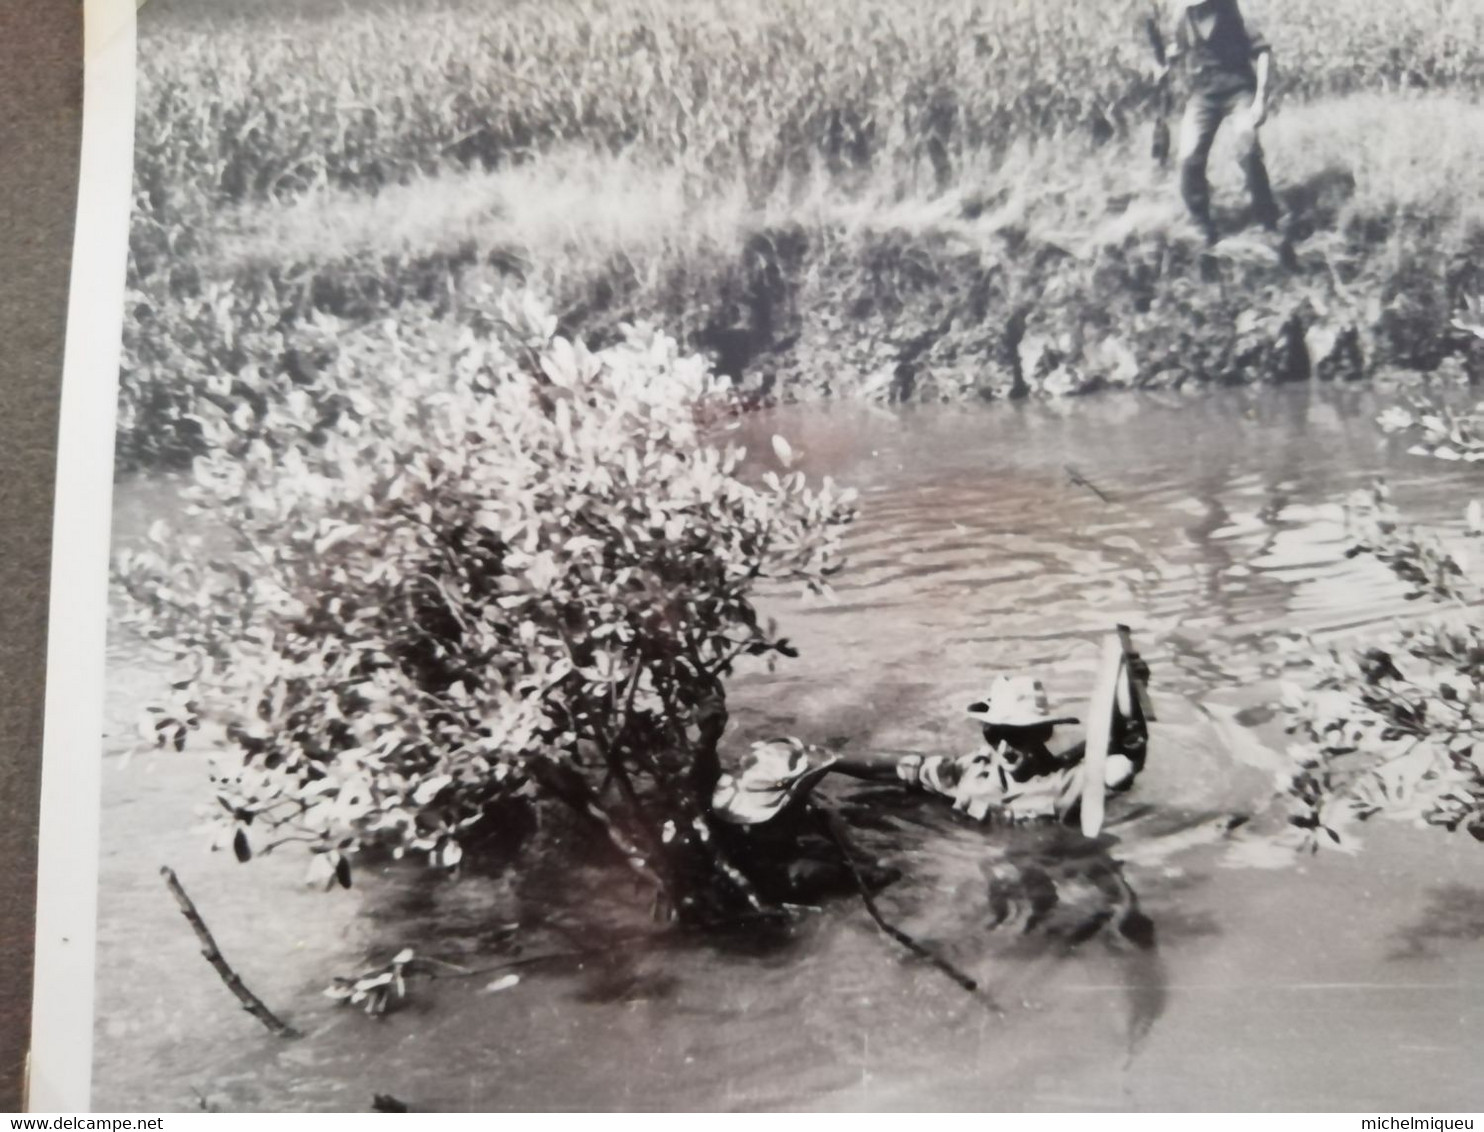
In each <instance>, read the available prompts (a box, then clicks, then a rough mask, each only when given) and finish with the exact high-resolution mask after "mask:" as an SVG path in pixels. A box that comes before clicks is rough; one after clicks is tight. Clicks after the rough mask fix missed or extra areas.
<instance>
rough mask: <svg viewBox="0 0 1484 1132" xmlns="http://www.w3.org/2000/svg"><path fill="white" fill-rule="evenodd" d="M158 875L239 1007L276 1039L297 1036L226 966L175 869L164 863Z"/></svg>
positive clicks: (209, 931)
mask: <svg viewBox="0 0 1484 1132" xmlns="http://www.w3.org/2000/svg"><path fill="white" fill-rule="evenodd" d="M160 875H161V876H162V877H164V878H165V886H166V887H167V888H169V889H170V895H171V896H173V897H175V902H176V903H177V904H179V905H180V912H181V915H183V916H184V917H185V918H186V922H187V923H189V924H190V925H191V930H193V931H194V932H195V933H196V938H197V939H199V940H200V941H201V954H202V955H204V956H205V957H206V962H208V963H210V964H211V966H212V968H213V969H214V970H215V971H216V973H217V974H218V975H220V976H221V978H222V982H224V983H226V984H227V989H228V990H229V991H231V992H232V993H233V994H234V995H236V996H237V1001H238V1002H240V1003H242V1009H244V1010H246V1011H247V1012H248V1013H249V1014H251V1015H252V1016H253V1017H254V1018H256V1019H257V1020H258V1021H259V1022H261V1023H262V1024H263V1025H264V1026H267V1027H268V1029H269V1030H270V1031H272V1032H273V1033H274V1034H276V1035H277V1036H278V1037H280V1038H297V1037H299V1031H298V1030H296V1029H294V1028H293V1027H292V1026H290V1025H288V1024H287V1023H285V1022H284V1021H283V1020H282V1019H281V1018H279V1017H278V1015H276V1014H274V1013H273V1011H271V1010H269V1009H268V1008H267V1007H266V1006H264V1005H263V1000H262V999H260V998H259V997H258V996H257V995H255V994H253V992H252V991H250V990H248V989H247V985H246V984H245V983H244V982H243V981H242V977H241V976H240V975H238V974H237V972H236V971H234V970H232V968H231V967H230V966H228V965H227V961H226V960H225V959H223V958H222V953H221V951H220V950H219V949H218V948H217V946H216V940H215V939H214V938H212V935H211V929H209V928H208V927H207V926H206V921H205V920H203V919H202V918H201V913H200V912H198V911H196V905H195V904H193V903H192V902H191V898H190V897H189V896H187V895H186V890H185V889H184V888H182V887H181V884H180V880H179V878H178V877H176V875H175V870H174V869H172V868H170V867H169V866H168V865H166V866H163V867H162V868H161V869H160Z"/></svg>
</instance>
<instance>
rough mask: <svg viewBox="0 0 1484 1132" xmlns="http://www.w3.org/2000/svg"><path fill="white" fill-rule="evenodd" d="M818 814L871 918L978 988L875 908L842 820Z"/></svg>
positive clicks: (950, 974) (944, 969)
mask: <svg viewBox="0 0 1484 1132" xmlns="http://www.w3.org/2000/svg"><path fill="white" fill-rule="evenodd" d="M819 814H820V817H821V818H822V819H823V822H824V828H825V831H826V832H827V833H828V834H829V837H830V840H831V841H833V842H834V843H835V848H836V849H837V850H839V852H840V859H841V860H842V861H844V862H845V867H846V868H847V869H848V870H849V871H850V878H851V880H853V881H854V882H855V887H856V890H857V891H858V892H859V893H860V898H861V903H862V904H864V905H865V906H866V911H867V912H868V913H869V914H870V916H871V919H873V920H875V921H876V926H877V927H878V928H880V929H881V930H882V931H883V932H885V933H886V934H887V935H889V936H891V938H892V939H894V940H896V941H897V942H898V943H900V944H901V945H902V946H903V947H905V948H906V949H907V950H908V951H910V952H912V954H913V955H916V956H918V957H920V958H922V959H926V960H927V961H928V962H929V963H931V964H932V965H933V966H934V967H936V968H938V970H940V971H942V972H943V973H944V974H945V975H947V976H948V977H949V978H950V979H952V980H953V981H954V982H956V983H957V984H958V985H959V986H961V987H963V988H964V990H966V991H968V992H969V993H970V994H973V993H974V992H975V991H977V990H978V989H979V984H978V983H977V982H975V981H974V980H973V979H971V978H970V977H969V976H968V975H966V974H964V973H963V972H962V971H960V970H959V969H958V968H957V967H955V966H954V965H953V964H952V963H950V962H948V960H946V959H944V958H943V957H942V956H941V955H935V954H933V952H931V951H929V950H928V949H927V948H926V947H924V946H923V945H922V944H920V943H918V942H917V941H916V940H915V939H913V938H912V937H911V936H910V935H908V934H907V933H906V932H904V931H902V929H901V928H899V927H896V926H895V925H893V924H889V923H887V921H886V918H885V917H884V916H882V915H881V910H880V909H879V908H877V907H876V901H875V899H874V898H873V897H872V896H871V890H870V888H869V886H867V884H866V878H865V877H863V876H861V874H860V869H859V868H857V867H856V863H855V858H854V857H852V856H851V854H850V848H849V845H848V844H847V843H846V839H845V834H844V832H843V831H842V830H841V829H840V823H839V819H838V818H836V817H835V815H834V814H832V813H830V812H828V811H827V810H824V809H821V810H820V811H819Z"/></svg>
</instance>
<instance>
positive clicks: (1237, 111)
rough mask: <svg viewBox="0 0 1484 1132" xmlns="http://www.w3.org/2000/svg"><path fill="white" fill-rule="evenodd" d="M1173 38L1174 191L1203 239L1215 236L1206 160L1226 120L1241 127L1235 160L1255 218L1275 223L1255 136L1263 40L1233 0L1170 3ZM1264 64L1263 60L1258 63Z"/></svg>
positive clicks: (1260, 97) (1274, 208) (1274, 205)
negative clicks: (1176, 74) (1177, 107)
mask: <svg viewBox="0 0 1484 1132" xmlns="http://www.w3.org/2000/svg"><path fill="white" fill-rule="evenodd" d="M1176 7H1177V9H1178V15H1177V22H1176V27H1175V36H1174V42H1175V45H1176V52H1177V54H1178V56H1179V57H1180V58H1182V59H1183V60H1184V67H1185V72H1186V76H1187V79H1188V82H1189V101H1188V103H1187V104H1186V108H1185V117H1184V120H1183V121H1182V122H1181V125H1180V192H1181V195H1182V196H1183V197H1184V198H1185V205H1186V207H1187V208H1188V209H1189V210H1190V214H1191V217H1192V218H1193V219H1194V220H1195V222H1196V224H1197V225H1198V226H1199V227H1200V229H1201V231H1202V233H1203V234H1204V235H1205V237H1206V239H1207V241H1208V242H1211V243H1214V242H1215V241H1216V238H1217V232H1216V226H1215V224H1214V222H1213V221H1212V219H1211V188H1210V184H1209V182H1208V181H1207V178H1206V165H1207V162H1208V160H1209V159H1210V156H1211V145H1212V143H1213V142H1214V141H1215V139H1216V131H1217V130H1218V129H1219V128H1220V126H1221V123H1222V122H1224V121H1226V120H1227V119H1228V118H1231V119H1233V121H1234V124H1236V125H1238V126H1239V128H1240V129H1241V133H1240V135H1239V143H1238V144H1239V149H1240V154H1239V160H1240V161H1241V164H1242V171H1243V172H1244V173H1245V174H1246V177H1247V189H1248V191H1249V192H1250V193H1251V195H1252V206H1253V209H1254V211H1255V213H1256V216H1257V220H1258V222H1259V223H1261V224H1262V225H1264V226H1265V227H1267V228H1275V227H1276V226H1277V223H1278V204H1277V201H1276V200H1275V199H1274V197H1273V187H1272V183H1271V182H1270V181H1269V179H1268V170H1267V165H1266V163H1265V162H1264V160H1263V153H1262V146H1261V144H1260V143H1259V141H1258V138H1257V127H1258V126H1259V125H1260V124H1261V123H1260V121H1259V120H1258V119H1259V117H1260V115H1262V114H1265V113H1266V107H1265V105H1262V103H1263V102H1264V101H1265V99H1266V96H1267V92H1266V90H1265V89H1263V84H1262V83H1261V82H1260V81H1259V75H1258V61H1259V60H1260V59H1262V57H1264V56H1269V55H1270V54H1271V48H1270V47H1269V46H1268V43H1267V41H1266V40H1265V39H1264V38H1263V37H1262V36H1261V34H1260V33H1258V32H1257V31H1256V30H1254V29H1253V28H1252V27H1251V26H1250V25H1249V24H1248V23H1247V22H1246V20H1244V19H1243V18H1242V13H1241V10H1240V9H1239V8H1238V7H1237V0H1202V2H1201V3H1196V4H1191V3H1187V2H1181V0H1177V3H1176ZM1263 65H1264V66H1266V64H1265V63H1264V64H1263Z"/></svg>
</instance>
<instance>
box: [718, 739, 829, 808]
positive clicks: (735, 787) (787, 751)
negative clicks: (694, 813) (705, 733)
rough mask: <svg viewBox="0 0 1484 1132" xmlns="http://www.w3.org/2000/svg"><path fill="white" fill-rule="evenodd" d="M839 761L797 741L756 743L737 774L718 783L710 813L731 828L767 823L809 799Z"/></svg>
mask: <svg viewBox="0 0 1484 1132" xmlns="http://www.w3.org/2000/svg"><path fill="white" fill-rule="evenodd" d="M838 761H839V760H838V759H836V758H835V756H833V755H822V754H820V753H819V752H816V751H812V750H811V749H810V748H809V747H807V746H805V745H804V744H803V743H801V742H800V741H799V740H797V739H768V740H765V741H763V742H760V743H754V744H753V745H752V750H750V751H748V752H747V754H746V755H744V756H743V757H742V761H741V763H740V765H739V766H738V768H737V771H736V773H735V774H723V775H722V776H721V778H720V779H719V780H718V781H717V784H716V792H715V793H714V794H713V795H712V798H711V810H712V812H713V813H714V814H715V815H716V816H717V817H718V818H720V819H721V820H722V821H724V822H728V823H730V824H732V825H757V824H759V823H760V822H765V821H768V820H769V819H771V818H775V817H777V816H778V815H779V814H781V813H783V811H785V810H787V809H788V808H789V807H790V806H792V805H794V804H795V803H797V802H800V801H802V800H803V799H804V798H805V797H806V796H808V794H809V791H811V790H813V789H814V787H815V785H817V784H818V782H819V780H820V779H821V778H823V777H824V776H825V775H826V774H828V773H829V770H830V768H831V767H832V766H834V765H835V763H836V762H838Z"/></svg>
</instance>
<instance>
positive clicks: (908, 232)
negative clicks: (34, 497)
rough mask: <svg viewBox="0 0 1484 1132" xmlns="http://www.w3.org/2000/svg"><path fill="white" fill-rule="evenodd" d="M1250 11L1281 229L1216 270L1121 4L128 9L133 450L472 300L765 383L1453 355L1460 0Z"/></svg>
mask: <svg viewBox="0 0 1484 1132" xmlns="http://www.w3.org/2000/svg"><path fill="white" fill-rule="evenodd" d="M1258 7H1262V6H1261V5H1258ZM1271 7H1272V10H1271V11H1259V12H1258V15H1259V16H1260V17H1263V18H1264V19H1265V23H1266V25H1267V28H1268V30H1269V32H1270V34H1271V36H1272V38H1273V39H1274V40H1275V41H1276V42H1277V43H1279V44H1280V45H1281V48H1282V54H1283V57H1284V58H1285V59H1289V60H1292V62H1291V64H1290V65H1288V66H1285V67H1284V68H1283V69H1282V82H1283V92H1284V99H1285V100H1286V101H1285V103H1284V104H1283V105H1281V106H1280V108H1279V111H1278V113H1277V115H1276V116H1275V118H1274V120H1273V121H1272V123H1271V124H1270V126H1269V128H1268V131H1267V140H1268V148H1269V150H1270V153H1271V164H1272V165H1273V167H1274V169H1275V171H1276V174H1277V179H1278V181H1279V185H1280V190H1281V192H1282V194H1283V197H1284V203H1285V206H1286V207H1287V209H1288V211H1289V214H1290V218H1291V231H1290V237H1289V239H1288V240H1287V241H1286V242H1283V243H1279V242H1277V241H1267V242H1265V241H1263V240H1259V239H1256V238H1248V237H1247V236H1245V235H1243V236H1241V237H1239V238H1238V239H1236V240H1234V241H1233V242H1232V244H1231V247H1230V248H1228V249H1224V251H1223V254H1222V255H1220V256H1219V257H1218V258H1217V259H1216V260H1215V261H1214V262H1212V261H1207V260H1203V258H1202V257H1201V255H1200V254H1199V247H1198V245H1197V243H1196V242H1195V241H1193V240H1192V239H1191V238H1189V236H1188V235H1187V234H1186V233H1185V231H1184V227H1183V218H1182V216H1181V211H1180V208H1179V205H1178V202H1177V201H1176V200H1175V199H1174V194H1173V186H1172V185H1171V183H1170V176H1169V174H1168V173H1167V172H1163V171H1160V170H1158V169H1156V168H1155V167H1154V165H1153V163H1152V161H1151V159H1150V158H1149V157H1148V155H1147V149H1148V141H1147V139H1148V130H1149V129H1150V127H1151V117H1152V114H1153V113H1154V108H1155V106H1156V105H1157V101H1158V99H1157V91H1156V88H1155V86H1154V85H1153V82H1152V80H1151V78H1150V76H1149V73H1148V61H1147V60H1146V58H1145V52H1146V47H1145V45H1144V41H1143V39H1142V36H1141V30H1140V25H1141V21H1142V19H1143V17H1144V15H1145V14H1146V12H1145V9H1144V7H1143V6H1142V5H1141V4H1139V3H1136V2H1134V0H1120V2H1119V3H1114V4H1106V5H1092V6H1089V5H1086V4H1081V3H1077V2H1074V0H1058V2H1057V3H1052V4H1046V3H1037V4H1030V3H1023V4H1022V3H1014V4H998V3H997V4H993V5H985V6H982V7H980V6H974V5H968V4H963V5H953V6H950V7H947V8H944V7H942V6H936V5H935V6H932V7H930V8H926V9H924V8H913V7H912V6H910V5H904V4H899V3H894V2H887V0H881V2H877V3H872V4H871V5H869V6H868V7H867V8H866V9H863V10H861V11H860V12H858V13H856V12H854V10H853V13H852V15H851V16H850V17H848V18H847V17H845V16H842V15H841V14H840V13H839V12H838V11H835V10H834V9H832V8H830V7H829V6H828V5H825V6H823V7H821V6H820V5H804V4H798V3H793V2H791V0H774V2H772V3H770V4H768V5H766V6H763V7H760V8H755V9H748V10H746V11H742V10H737V9H727V10H725V11H723V10H722V9H721V8H719V7H715V6H713V5H710V4H708V3H701V4H684V5H682V4H665V5H660V6H659V7H658V8H655V6H653V5H636V4H629V3H626V2H624V0H612V2H610V3H605V4H601V5H592V4H582V5H576V4H557V5H537V4H520V5H516V6H515V7H514V8H509V7H508V6H506V7H502V9H501V11H500V13H499V16H498V18H496V17H495V16H494V15H493V13H491V12H489V11H486V10H485V9H483V8H481V7H479V6H475V5H464V4H447V5H440V6H437V7H433V8H422V9H418V10H412V9H409V8H401V7H396V6H393V7H391V8H389V9H385V10H383V9H378V10H377V11H375V12H369V11H368V12H360V13H342V14H340V15H335V16H330V15H321V14H314V15H312V16H311V15H305V16H303V17H302V18H299V17H295V16H292V15H290V16H287V17H285V16H284V15H283V13H282V12H280V11H275V14H274V16H273V22H272V23H271V24H270V23H268V22H267V21H265V20H262V19H254V18H253V17H252V16H250V15H244V16H242V17H240V18H227V19H225V20H223V19H217V18H213V19H212V20H211V21H209V26H208V24H207V23H201V24H197V23H195V22H193V21H192V20H190V19H189V18H184V17H183V16H179V15H175V14H171V15H170V18H169V19H165V18H162V19H161V20H160V21H159V22H158V23H157V24H155V25H153V26H151V23H150V20H149V17H148V14H147V15H146V19H145V21H144V23H145V34H144V36H143V38H142V43H141V78H140V105H139V123H138V138H137V146H136V148H137V154H138V159H137V178H136V190H137V192H136V211H135V218H134V234H133V254H132V259H131V267H130V290H131V301H130V311H129V319H128V323H127V329H126V343H125V347H126V349H125V368H124V380H123V393H122V398H121V405H120V408H121V414H120V421H119V437H120V449H119V451H120V459H121V461H122V463H123V464H124V465H125V466H147V465H159V464H162V463H163V464H170V463H177V464H179V463H183V462H185V461H188V460H189V459H190V458H191V457H192V456H193V455H194V454H195V453H196V452H198V451H199V450H200V448H201V444H202V431H201V425H200V422H199V420H198V419H197V418H198V417H199V415H200V414H199V413H198V411H197V409H198V407H199V406H200V405H201V404H202V403H203V402H208V403H219V402H223V401H233V402H236V403H242V402H247V403H249V404H251V405H253V406H254V408H255V409H256V407H257V406H259V405H261V403H262V402H263V398H264V387H263V382H264V381H266V380H269V379H276V378H277V377H278V376H280V375H284V374H286V375H288V376H290V377H291V378H292V379H293V381H294V383H295V384H296V386H297V387H299V388H302V389H304V390H305V391H306V392H307V393H308V394H309V395H311V396H314V395H316V394H315V390H316V389H317V388H318V387H319V386H320V385H321V384H322V383H323V381H324V380H325V378H326V375H330V374H333V371H334V369H335V367H336V366H337V364H338V362H337V358H338V356H339V353H340V351H341V348H342V346H343V344H344V342H345V341H346V339H347V336H350V337H353V336H355V335H357V334H361V333H374V330H373V329H372V328H374V327H376V326H377V325H379V324H380V323H381V322H383V321H384V320H386V319H388V318H395V319H396V320H397V322H398V323H399V324H401V325H404V326H414V325H419V324H427V325H428V327H429V328H430V330H429V333H431V334H435V335H436V334H437V333H439V332H440V331H438V330H437V329H436V327H438V326H440V325H443V324H449V325H452V324H456V323H457V322H458V321H459V319H460V318H462V317H465V316H467V315H468V314H469V312H470V311H472V310H476V309H478V307H479V306H480V305H481V304H482V303H483V301H484V298H483V296H484V295H485V293H486V291H485V288H486V287H488V286H494V287H496V288H500V287H504V286H507V285H519V286H522V287H526V288H530V289H534V290H537V291H539V292H541V293H543V294H545V295H546V296H548V297H549V300H550V302H551V304H552V307H553V310H554V311H555V312H556V313H557V315H558V318H559V327H560V329H561V331H562V332H563V333H564V334H566V335H568V336H577V337H582V338H583V339H584V340H587V341H591V342H593V343H594V344H595V345H597V346H602V345H605V344H610V343H614V342H617V341H619V340H620V339H621V329H620V328H621V327H622V326H623V325H625V324H628V323H633V322H635V321H652V322H654V323H656V324H658V325H663V326H665V327H667V328H668V329H670V330H671V331H672V332H673V333H675V334H676V335H677V336H678V337H679V338H680V340H681V342H682V344H683V345H684V346H685V347H686V348H687V349H695V350H703V351H705V352H707V353H708V354H710V355H711V356H712V357H713V358H714V359H715V360H716V361H717V363H718V365H719V367H720V369H721V370H722V371H723V372H725V373H727V374H729V375H732V376H734V377H737V378H739V379H740V380H741V381H742V383H743V385H744V388H746V389H747V390H748V391H749V394H750V395H751V396H752V397H785V398H791V397H812V396H822V395H859V396H867V397H874V398H880V399H913V398H916V399H922V398H963V397H1001V396H1015V395H1025V394H1045V395H1058V394H1064V393H1075V392H1081V391H1086V390H1090V389H1095V388H1101V387H1104V386H1114V387H1117V386H1129V387H1147V386H1153V387H1171V386H1179V385H1182V384H1186V383H1190V382H1198V381H1219V382H1233V381H1251V380H1296V379H1302V378H1306V377H1309V376H1317V377H1320V378H1324V377H1329V376H1338V377H1356V376H1361V375H1364V374H1367V373H1371V372H1374V371H1376V370H1378V369H1384V368H1392V367H1399V368H1403V369H1414V370H1421V371H1424V372H1431V371H1434V370H1437V369H1438V368H1439V367H1443V368H1458V367H1463V368H1465V369H1470V370H1471V372H1477V369H1478V366H1479V359H1478V354H1477V347H1475V346H1470V345H1469V343H1468V342H1467V340H1466V339H1464V338H1462V337H1460V336H1458V335H1456V334H1455V333H1454V332H1453V331H1452V330H1451V329H1450V326H1449V320H1450V317H1451V315H1452V314H1453V313H1454V312H1455V311H1456V309H1457V307H1458V304H1459V302H1460V301H1461V299H1460V297H1461V296H1464V295H1467V294H1471V293H1476V292H1477V291H1478V290H1480V289H1484V287H1481V280H1480V273H1481V268H1480V263H1481V251H1480V249H1481V245H1484V235H1481V233H1484V205H1481V203H1480V200H1479V194H1478V189H1477V181H1478V179H1477V176H1476V175H1475V171H1476V170H1477V169H1478V168H1479V166H1480V165H1481V163H1484V153H1481V152H1480V147H1481V145H1484V143H1481V142H1479V141H1478V140H1477V139H1478V138H1480V137H1484V129H1480V122H1481V120H1484V110H1481V109H1480V107H1479V105H1478V103H1477V101H1476V96H1477V92H1478V89H1479V87H1480V85H1481V82H1484V78H1481V76H1484V68H1481V65H1480V59H1481V56H1480V48H1479V44H1480V43H1481V42H1484V36H1480V35H1479V34H1478V33H1479V31H1480V30H1484V29H1481V28H1480V21H1481V20H1484V14H1481V13H1480V12H1478V11H1477V10H1475V7H1474V6H1473V5H1469V4H1463V3H1452V4H1450V3H1444V4H1442V6H1441V8H1440V7H1439V6H1438V5H1436V4H1431V5H1423V4H1420V3H1417V4H1401V5H1390V6H1384V5H1379V4H1375V3H1371V2H1369V0H1347V2H1346V3H1343V4H1341V5H1340V8H1341V9H1342V11H1341V12H1336V11H1334V10H1333V9H1331V10H1329V11H1327V12H1326V14H1325V17H1324V18H1323V19H1322V20H1320V19H1319V18H1317V15H1316V14H1315V13H1309V12H1307V10H1295V9H1294V8H1292V7H1291V6H1282V7H1280V6H1271ZM1337 28H1340V29H1342V33H1341V34H1340V36H1339V41H1338V42H1337V41H1336V29H1337ZM1321 40H1322V41H1323V42H1322V46H1321V42H1320V41H1321ZM1380 91H1385V92H1387V93H1385V94H1381V93H1378V92H1380ZM1217 163H1218V165H1220V164H1221V157H1220V154H1219V153H1218V155H1217ZM1226 187H1227V188H1228V189H1234V186H1232V185H1230V184H1228V185H1227V186H1226ZM1225 223H1226V226H1227V227H1228V228H1229V229H1236V228H1238V227H1240V226H1241V224H1242V217H1241V216H1240V214H1237V215H1232V216H1228V217H1227V218H1226V219H1225Z"/></svg>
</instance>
